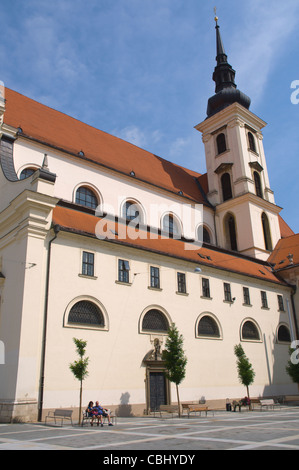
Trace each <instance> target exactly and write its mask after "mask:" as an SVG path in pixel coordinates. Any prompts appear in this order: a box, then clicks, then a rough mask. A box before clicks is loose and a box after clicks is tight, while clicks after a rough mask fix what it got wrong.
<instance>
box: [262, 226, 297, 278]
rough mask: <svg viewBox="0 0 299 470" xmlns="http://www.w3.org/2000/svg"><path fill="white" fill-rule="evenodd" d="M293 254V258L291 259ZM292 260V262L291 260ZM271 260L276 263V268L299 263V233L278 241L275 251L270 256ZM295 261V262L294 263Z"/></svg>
mask: <svg viewBox="0 0 299 470" xmlns="http://www.w3.org/2000/svg"><path fill="white" fill-rule="evenodd" d="M289 255H291V259H289V258H288V257H289ZM291 260H292V262H291ZM269 262H270V263H272V264H273V265H274V269H275V270H279V269H285V268H287V267H292V266H296V265H297V266H298V265H299V234H298V233H297V234H296V235H291V236H290V237H286V238H282V239H281V240H279V242H278V243H277V245H276V247H275V248H274V251H273V252H272V253H271V255H270V257H269ZM292 263H293V264H292Z"/></svg>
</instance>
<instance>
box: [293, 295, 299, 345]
mask: <svg viewBox="0 0 299 470" xmlns="http://www.w3.org/2000/svg"><path fill="white" fill-rule="evenodd" d="M292 287H293V289H292V293H291V303H292V309H293V318H294V323H295V339H299V334H298V321H297V314H296V308H295V301H294V296H295V294H296V290H297V287H296V286H292Z"/></svg>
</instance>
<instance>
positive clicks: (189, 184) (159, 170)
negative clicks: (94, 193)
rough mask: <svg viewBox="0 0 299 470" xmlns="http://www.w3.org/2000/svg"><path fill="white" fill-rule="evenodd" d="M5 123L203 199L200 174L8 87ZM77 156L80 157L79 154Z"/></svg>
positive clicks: (67, 149) (171, 189) (156, 184)
mask: <svg viewBox="0 0 299 470" xmlns="http://www.w3.org/2000/svg"><path fill="white" fill-rule="evenodd" d="M5 98H6V111H5V115H4V122H5V123H6V124H8V125H10V126H12V127H15V128H19V127H20V128H21V129H22V131H23V134H25V135H26V136H27V137H30V138H32V139H35V140H37V141H40V142H43V143H45V144H46V145H50V146H53V147H55V148H58V149H60V150H63V151H66V152H69V153H71V154H74V155H76V156H78V152H80V151H81V150H82V151H83V152H84V157H83V158H85V159H87V160H90V161H93V162H95V163H97V164H100V165H103V166H105V167H108V168H111V169H114V170H116V171H118V172H121V173H124V174H126V175H130V173H131V171H134V173H135V177H136V178H137V179H139V180H142V181H145V182H148V183H150V184H152V185H155V186H158V187H160V188H163V189H166V190H168V191H172V192H174V193H176V194H177V193H178V192H179V191H182V192H183V195H184V196H185V197H188V198H190V199H192V200H194V201H196V202H198V203H204V202H205V200H204V198H203V196H202V194H201V191H200V189H199V186H198V181H197V178H198V177H200V176H201V175H200V173H196V172H195V171H192V170H188V169H186V168H183V167H182V166H179V165H176V164H174V163H171V162H169V161H167V160H164V159H163V158H160V157H158V156H157V155H154V154H152V153H150V152H147V151H146V150H143V149H141V148H139V147H136V146H135V145H133V144H130V143H129V142H126V141H124V140H121V139H119V138H117V137H114V136H112V135H110V134H108V133H106V132H103V131H101V130H98V129H96V128H94V127H91V126H89V125H87V124H84V123H82V122H80V121H78V120H77V119H74V118H72V117H70V116H68V115H66V114H63V113H61V112H59V111H56V110H54V109H52V108H49V107H47V106H45V105H43V104H41V103H38V102H37V101H34V100H32V99H30V98H27V97H26V96H23V95H21V94H19V93H17V92H15V91H13V90H10V89H9V88H6V90H5ZM78 158H82V157H80V156H78Z"/></svg>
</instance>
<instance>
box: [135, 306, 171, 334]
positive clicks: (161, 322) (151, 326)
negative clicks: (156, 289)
mask: <svg viewBox="0 0 299 470" xmlns="http://www.w3.org/2000/svg"><path fill="white" fill-rule="evenodd" d="M142 330H143V331H154V332H158V331H159V332H162V333H167V332H168V330H169V323H168V320H167V318H166V316H165V315H164V313H162V312H160V310H157V309H151V310H149V311H148V312H147V313H146V314H145V315H144V317H143V320H142Z"/></svg>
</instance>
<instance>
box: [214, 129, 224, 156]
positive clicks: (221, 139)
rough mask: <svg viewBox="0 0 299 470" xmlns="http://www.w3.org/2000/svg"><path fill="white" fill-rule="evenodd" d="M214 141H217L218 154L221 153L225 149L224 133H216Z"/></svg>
mask: <svg viewBox="0 0 299 470" xmlns="http://www.w3.org/2000/svg"><path fill="white" fill-rule="evenodd" d="M216 143H217V152H218V155H219V153H223V152H225V151H226V140H225V135H224V134H223V133H221V134H219V135H217V138H216Z"/></svg>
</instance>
